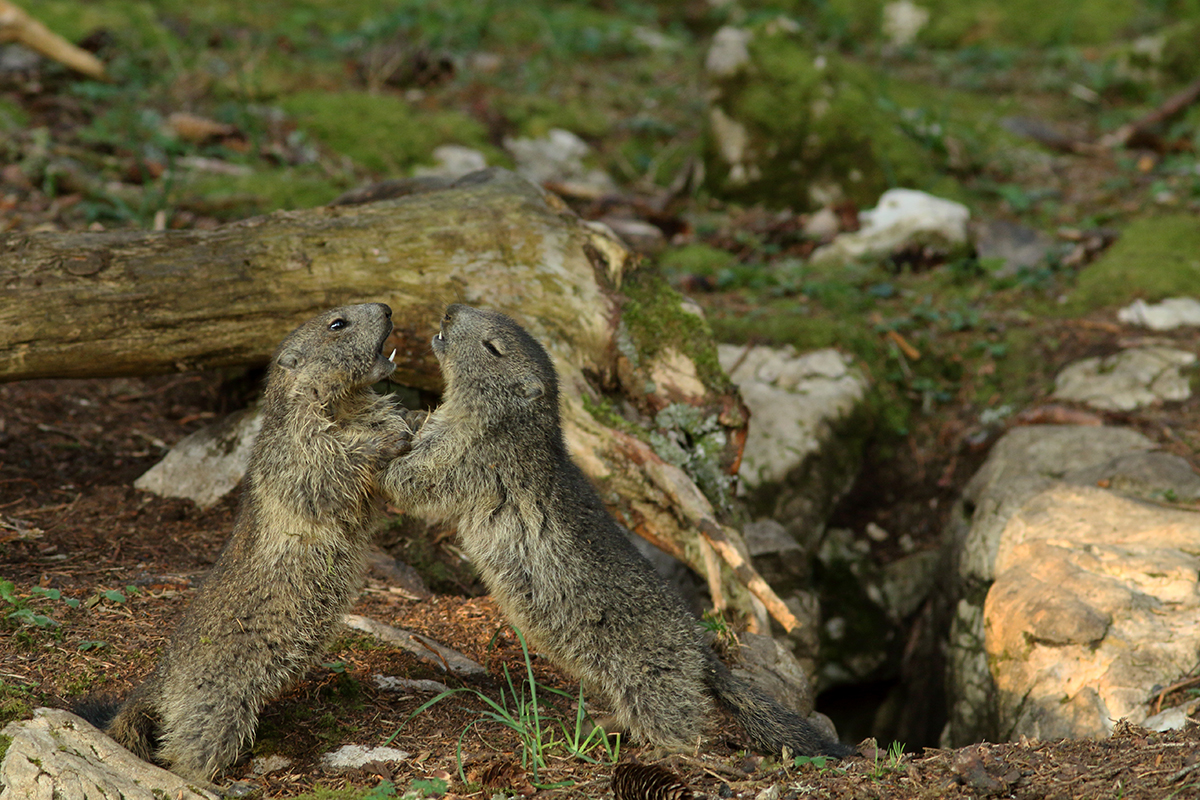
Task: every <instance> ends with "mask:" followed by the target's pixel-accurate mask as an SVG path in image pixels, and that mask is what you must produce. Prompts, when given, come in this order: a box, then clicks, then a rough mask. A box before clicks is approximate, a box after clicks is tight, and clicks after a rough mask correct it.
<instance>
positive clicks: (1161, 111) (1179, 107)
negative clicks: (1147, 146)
mask: <svg viewBox="0 0 1200 800" xmlns="http://www.w3.org/2000/svg"><path fill="white" fill-rule="evenodd" d="M1197 100H1200V78H1197V79H1196V80H1194V81H1192V82H1191V83H1190V84H1188V85H1187V87H1186V88H1184V89H1183V90H1182V91H1180V92H1177V93H1176V94H1173V95H1171V96H1170V97H1168V98H1167V99H1166V101H1164V102H1163V104H1162V105H1160V106H1159V107H1158V108H1156V109H1154V110H1153V111H1151V112H1150V113H1149V114H1146V115H1144V116H1142V117H1140V118H1138V119H1135V120H1134V121H1133V122H1129V123H1126V124H1124V125H1122V126H1121V127H1119V128H1117V129H1116V130H1115V131H1113V132H1112V133H1110V134H1108V135H1106V136H1101V137H1100V139H1099V141H1098V142H1097V144H1098V145H1099V146H1100V147H1104V148H1109V149H1111V148H1115V147H1124V146H1125V145H1127V144H1129V143H1130V142H1131V141H1133V140H1134V139H1135V138H1137V137H1138V136H1140V135H1144V134H1146V133H1148V132H1149V131H1150V129H1151V128H1153V127H1154V126H1155V125H1159V124H1161V123H1163V122H1165V121H1167V120H1168V119H1170V118H1171V117H1173V116H1175V115H1176V114H1178V113H1179V112H1181V111H1183V110H1184V109H1185V108H1187V107H1188V106H1190V105H1191V104H1192V103H1194V102H1196V101H1197Z"/></svg>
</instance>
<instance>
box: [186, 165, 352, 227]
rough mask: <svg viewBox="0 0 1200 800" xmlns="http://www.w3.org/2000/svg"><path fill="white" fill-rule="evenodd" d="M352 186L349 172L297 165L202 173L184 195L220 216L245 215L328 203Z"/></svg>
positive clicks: (194, 179) (205, 209) (189, 183)
mask: <svg viewBox="0 0 1200 800" xmlns="http://www.w3.org/2000/svg"><path fill="white" fill-rule="evenodd" d="M349 188H351V186H350V176H348V175H343V176H339V177H333V176H330V175H329V174H328V173H326V172H325V171H324V170H321V169H318V168H316V167H312V168H300V167H296V168H284V169H274V170H256V171H254V172H252V173H250V174H247V175H211V174H206V175H200V176H196V177H193V178H192V179H191V180H190V181H188V182H187V184H186V185H185V186H184V188H182V189H181V190H180V194H181V195H182V196H183V197H184V198H195V199H194V200H192V201H191V203H190V204H191V205H197V204H199V205H201V206H202V207H203V208H202V210H204V211H207V212H209V213H213V214H215V215H217V216H221V217H244V216H249V215H252V214H265V213H266V212H268V211H275V210H278V209H295V208H313V207H314V206H319V205H324V204H325V203H328V202H329V201H330V200H333V199H334V198H335V197H337V196H338V195H339V194H341V193H342V192H344V191H346V190H347V189H349ZM201 198H202V199H201Z"/></svg>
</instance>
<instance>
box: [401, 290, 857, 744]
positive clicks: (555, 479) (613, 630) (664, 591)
mask: <svg viewBox="0 0 1200 800" xmlns="http://www.w3.org/2000/svg"><path fill="white" fill-rule="evenodd" d="M433 350H434V353H435V354H436V355H437V358H438V361H439V362H440V363H441V368H442V375H443V377H444V378H445V384H446V388H445V393H444V395H443V397H442V404H441V406H440V407H439V408H437V409H436V410H435V411H434V412H433V413H432V414H430V415H429V417H428V418H427V419H426V420H425V421H424V423H423V424H422V425H421V426H420V427H419V429H418V430H417V432H416V433H415V434H414V435H413V439H412V447H411V450H410V451H409V452H408V453H407V454H406V455H403V456H401V457H400V458H398V459H396V460H395V461H394V462H392V464H391V465H389V466H388V467H387V469H386V470H385V471H384V472H383V474H382V475H381V477H380V483H381V487H382V489H383V492H384V494H385V496H387V497H388V498H389V499H391V500H392V501H393V502H394V503H396V504H398V505H400V506H402V507H406V508H409V509H412V510H415V511H417V512H423V513H431V514H433V515H437V516H440V517H442V518H445V519H447V520H452V521H455V522H457V524H458V537H459V540H460V542H461V543H462V547H463V549H464V550H465V551H466V553H467V554H468V555H469V556H470V557H471V560H472V561H473V562H474V564H475V567H476V568H477V569H478V570H479V572H480V575H481V576H482V577H483V580H484V582H485V583H486V584H487V586H488V588H489V589H490V590H491V593H492V596H493V597H495V599H496V602H497V603H498V604H499V605H500V607H501V609H503V610H504V612H505V614H507V615H508V618H509V619H510V620H511V621H512V623H513V625H515V626H516V627H517V628H519V629H520V630H521V631H523V632H524V634H525V636H526V637H527V638H528V640H529V642H530V643H531V644H532V645H533V647H534V648H535V649H536V650H538V651H539V652H540V653H541V654H543V655H545V656H546V657H548V658H549V659H550V660H551V661H553V662H555V663H556V664H558V665H559V666H560V667H562V668H563V669H565V670H566V671H567V672H569V673H571V674H572V675H574V676H576V677H578V678H579V679H580V680H581V681H582V682H583V685H584V688H585V690H587V691H589V692H594V693H596V694H598V695H599V696H600V697H601V698H602V699H603V700H604V701H605V702H606V703H607V704H608V705H609V707H610V708H611V709H612V711H613V722H615V725H611V726H610V725H607V724H606V725H605V727H606V728H609V729H614V728H615V729H617V730H625V731H628V732H629V733H630V734H631V735H632V737H633V738H634V739H635V740H637V741H639V742H642V743H645V744H650V745H654V746H656V747H659V748H664V749H669V750H682V749H689V748H692V747H695V746H696V744H697V743H698V741H699V739H700V736H701V733H702V732H703V731H704V729H705V727H706V722H707V720H708V718H709V715H710V713H711V711H712V710H713V701H714V700H715V701H716V703H717V704H719V705H720V706H722V707H724V708H725V709H727V710H728V711H730V712H731V713H732V715H733V716H734V717H735V718H736V719H737V721H738V722H739V723H740V724H741V725H742V727H743V728H745V731H746V733H747V734H748V736H749V738H750V741H751V742H752V743H753V745H754V747H755V748H756V749H758V750H760V751H763V752H765V753H771V754H778V753H780V752H781V751H782V750H783V748H784V747H787V748H788V749H790V750H791V751H792V752H793V753H795V754H807V755H817V754H826V755H832V756H847V755H851V754H853V753H854V752H855V751H854V749H853V748H850V747H848V746H846V745H844V744H842V743H840V742H838V741H837V740H835V739H833V738H831V737H830V736H828V735H827V734H826V733H824V732H823V731H822V730H821V729H820V728H818V727H817V726H815V725H814V724H813V723H811V722H809V721H808V720H807V719H805V718H804V717H802V716H800V715H799V714H798V713H796V712H794V711H791V710H788V709H785V708H784V707H782V706H781V705H780V704H779V703H778V702H776V701H775V700H774V699H772V698H771V697H768V696H767V695H765V694H763V693H762V692H760V691H758V690H757V689H754V688H752V687H751V686H750V685H748V684H747V683H745V682H744V681H742V680H739V679H738V678H735V677H734V676H733V675H732V674H730V672H729V669H728V668H727V667H726V666H725V664H723V663H722V662H721V660H720V659H719V658H718V657H717V656H716V654H715V653H714V652H713V650H712V648H711V647H709V645H708V644H707V643H706V642H705V640H704V635H703V633H702V631H701V629H700V626H699V624H698V622H697V620H696V619H695V617H694V616H692V614H691V613H690V612H689V611H688V610H687V609H686V607H685V606H684V603H683V600H682V599H681V598H680V597H679V596H678V595H676V594H675V593H674V592H673V591H672V590H671V589H670V588H669V587H668V586H667V585H666V583H665V582H664V581H663V579H662V578H661V577H660V576H659V575H658V574H657V573H655V571H654V568H653V567H652V566H651V565H650V563H649V562H647V561H646V560H645V558H643V557H642V556H641V555H640V554H639V553H638V552H637V550H636V549H635V548H634V546H633V544H632V543H631V542H630V541H629V539H628V538H627V537H626V535H625V532H624V530H623V529H622V528H621V526H620V525H619V524H618V523H617V521H616V520H615V519H614V518H613V517H612V515H610V514H609V513H608V511H607V510H606V509H605V508H604V504H603V502H601V500H600V495H599V494H598V493H597V491H596V490H595V488H594V487H593V486H592V484H591V483H590V482H589V481H588V479H587V477H586V476H585V475H584V474H583V472H582V471H581V470H580V469H579V467H577V466H576V465H575V463H574V462H572V461H571V459H570V457H569V455H568V454H567V448H566V444H565V443H564V441H563V435H562V428H561V424H560V421H559V408H558V379H557V375H556V373H555V370H554V366H553V364H552V363H551V361H550V357H549V356H548V355H547V354H546V351H545V350H544V349H543V348H542V346H541V344H539V343H538V342H537V340H535V339H534V338H533V337H532V336H530V335H529V334H528V333H527V332H526V331H525V330H524V329H522V328H521V327H520V326H519V325H517V324H516V323H515V322H514V321H513V320H511V319H509V318H508V317H506V316H504V315H503V314H499V313H496V312H493V311H481V310H478V309H474V308H469V307H467V306H463V305H457V304H456V305H452V306H450V307H449V309H447V311H446V314H445V316H444V317H443V318H442V324H441V330H440V332H439V333H438V335H437V336H436V337H435V338H434V340H433Z"/></svg>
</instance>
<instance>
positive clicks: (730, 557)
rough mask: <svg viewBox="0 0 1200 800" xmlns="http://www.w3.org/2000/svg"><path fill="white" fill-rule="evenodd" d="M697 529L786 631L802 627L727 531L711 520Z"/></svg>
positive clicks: (701, 521)
mask: <svg viewBox="0 0 1200 800" xmlns="http://www.w3.org/2000/svg"><path fill="white" fill-rule="evenodd" d="M697 527H698V528H699V529H700V533H701V535H703V536H704V539H705V541H707V542H708V543H709V544H710V545H712V548H713V550H716V551H717V554H718V555H720V556H721V558H723V559H725V563H726V564H728V565H729V566H730V567H731V568H732V569H733V573H734V574H735V575H736V576H737V578H738V580H740V581H741V582H742V583H743V584H745V586H746V588H747V589H749V590H750V593H751V594H753V595H754V596H755V597H757V598H758V599H759V600H760V601H761V602H762V604H763V605H764V606H766V607H767V613H769V614H770V615H771V616H772V617H774V618H775V620H776V621H777V622H778V623H779V624H780V625H782V626H783V629H784V630H786V631H787V632H788V633H791V632H792V631H794V630H795V629H796V628H799V627H800V620H798V619H796V615H795V614H793V613H792V612H791V611H790V610H789V609H788V607H787V606H786V605H784V603H783V601H782V600H780V599H779V595H777V594H775V590H773V589H772V588H771V587H770V586H768V585H767V582H766V581H764V580H763V579H762V576H761V575H759V574H758V572H757V571H755V569H754V567H752V566H750V564H749V563H748V562H747V561H746V560H745V559H744V558H742V554H741V553H739V552H738V551H737V548H735V547H734V546H733V543H732V542H731V541H729V537H728V536H726V535H725V531H723V530H722V529H721V526H720V525H718V524H717V523H715V522H713V521H712V520H710V519H702V520H700V522H699V523H698V525H697Z"/></svg>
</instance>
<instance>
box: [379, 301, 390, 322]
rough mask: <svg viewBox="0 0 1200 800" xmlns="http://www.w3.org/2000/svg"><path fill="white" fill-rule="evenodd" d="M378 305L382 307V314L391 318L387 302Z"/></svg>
mask: <svg viewBox="0 0 1200 800" xmlns="http://www.w3.org/2000/svg"><path fill="white" fill-rule="evenodd" d="M379 307H380V308H382V309H383V315H384V316H385V317H387V318H388V319H391V318H392V307H391V306H389V305H388V304H387V303H380V304H379Z"/></svg>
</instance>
